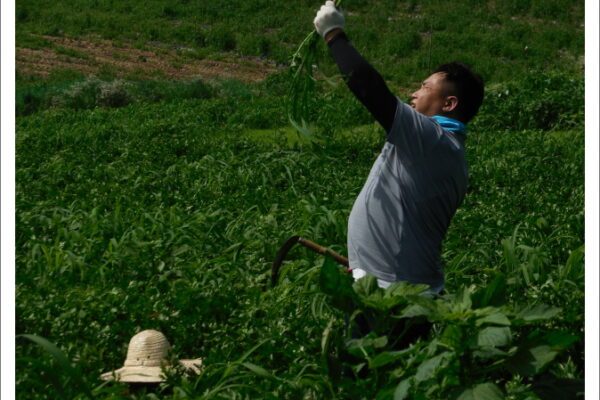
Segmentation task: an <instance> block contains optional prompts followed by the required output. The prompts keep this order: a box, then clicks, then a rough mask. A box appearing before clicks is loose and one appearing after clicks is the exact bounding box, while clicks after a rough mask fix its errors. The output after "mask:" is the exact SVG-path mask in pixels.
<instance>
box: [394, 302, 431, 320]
mask: <svg viewBox="0 0 600 400" xmlns="http://www.w3.org/2000/svg"><path fill="white" fill-rule="evenodd" d="M432 313H433V312H432V310H431V309H429V308H426V307H423V306H420V305H418V304H411V305H409V306H406V307H405V308H404V310H403V311H402V314H400V317H402V318H412V317H421V316H423V317H428V316H430V315H432Z"/></svg>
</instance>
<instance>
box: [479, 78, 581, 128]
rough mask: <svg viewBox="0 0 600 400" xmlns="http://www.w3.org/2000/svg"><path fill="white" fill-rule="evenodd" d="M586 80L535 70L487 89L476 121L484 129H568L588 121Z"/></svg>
mask: <svg viewBox="0 0 600 400" xmlns="http://www.w3.org/2000/svg"><path fill="white" fill-rule="evenodd" d="M584 93H585V85H584V81H583V78H576V77H572V76H568V75H564V74H560V73H552V72H550V73H549V72H541V71H534V72H529V73H527V74H526V75H525V76H523V77H522V78H521V79H519V80H517V81H512V82H508V83H506V84H502V85H497V86H495V87H492V88H488V89H487V90H486V95H485V99H484V101H483V105H482V107H481V110H480V112H479V116H478V117H477V118H476V120H475V121H474V122H475V123H476V125H477V126H480V127H481V128H482V129H512V130H522V129H544V130H547V129H568V128H572V127H577V126H582V124H583V120H584V118H583V117H584Z"/></svg>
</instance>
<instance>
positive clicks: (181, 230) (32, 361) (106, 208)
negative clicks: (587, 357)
mask: <svg viewBox="0 0 600 400" xmlns="http://www.w3.org/2000/svg"><path fill="white" fill-rule="evenodd" d="M318 6H319V3H318V2H307V1H288V2H286V3H285V7H282V6H281V5H278V4H276V3H274V2H266V1H238V2H229V3H217V2H205V1H196V2H192V1H179V2H164V1H157V0H149V1H146V2H144V3H139V2H134V1H120V2H113V1H109V0H107V1H100V0H98V1H92V2H88V1H86V2H84V1H56V2H50V1H48V2H46V1H36V2H34V1H25V0H21V1H19V2H18V3H17V27H16V34H17V93H16V98H17V109H16V112H17V115H18V118H17V122H16V124H17V126H16V132H17V137H16V147H17V148H16V151H17V152H16V163H17V171H16V192H17V194H16V207H17V215H16V225H17V226H16V241H17V260H16V263H17V270H16V279H17V289H16V290H17V294H16V313H17V316H16V318H17V321H16V323H17V326H16V328H17V334H35V335H38V336H40V337H44V338H46V339H48V340H49V341H50V342H52V343H54V344H56V345H57V346H58V348H59V349H60V351H61V352H62V353H63V354H64V355H65V356H66V357H67V359H68V360H69V361H68V362H67V363H66V364H64V363H63V364H61V363H60V359H59V358H58V357H57V355H56V354H53V353H52V352H49V351H46V350H44V349H42V348H41V347H40V346H37V345H36V344H34V343H32V342H31V341H29V340H27V339H26V338H24V337H19V338H18V339H17V349H16V351H17V382H16V384H17V388H16V390H17V393H18V398H23V399H46V398H47V399H51V398H75V397H77V396H79V397H80V398H86V397H96V398H147V399H150V398H232V399H242V398H249V399H255V398H273V399H283V398H288V399H299V398H306V399H313V398H328V399H329V398H334V397H335V398H341V399H345V398H375V397H376V396H379V397H380V398H393V395H394V391H396V393H398V392H399V391H400V390H399V389H398V387H399V383H400V382H401V381H402V380H403V379H405V378H406V376H405V375H403V374H405V372H404V371H409V370H410V369H411V368H413V367H414V366H413V367H410V366H407V365H404V364H402V362H403V361H402V360H395V361H394V363H390V364H388V365H386V366H385V368H382V369H377V368H375V367H373V363H372V362H371V361H369V360H366V361H365V360H362V362H363V363H367V364H369V363H370V362H371V364H369V365H370V366H371V367H372V369H373V371H376V373H372V374H370V375H369V376H367V377H366V378H364V379H360V380H356V381H355V380H351V379H348V378H345V377H343V376H339V374H336V372H335V370H334V369H335V368H333V366H332V364H331V360H330V359H328V358H327V356H328V355H331V354H330V353H327V352H326V351H325V350H324V348H323V346H324V344H323V343H324V341H322V338H323V333H324V332H326V333H327V332H331V333H330V335H331V336H326V337H332V338H335V339H336V340H338V342H336V341H335V340H333V343H334V344H332V348H333V349H334V350H335V351H338V350H339V351H340V352H342V351H343V350H344V349H346V347H348V346H347V345H346V344H344V343H343V332H344V325H345V324H344V319H345V316H344V313H343V312H341V311H340V310H339V309H337V308H336V304H337V303H336V301H335V296H334V295H332V294H331V293H329V292H327V290H324V285H323V273H322V270H323V267H322V264H323V258H321V257H319V256H316V255H314V254H311V253H309V252H308V251H306V250H302V249H295V250H293V251H292V252H291V253H290V254H289V256H288V259H289V260H290V261H289V262H288V263H286V264H285V265H284V268H283V270H282V277H281V282H280V284H279V285H278V286H277V287H275V288H273V289H271V288H269V287H268V281H269V273H270V263H271V262H272V260H273V258H274V255H275V253H276V251H277V249H278V248H279V246H280V245H281V244H282V243H283V241H284V240H285V239H286V238H287V237H289V236H291V235H294V234H299V235H304V236H306V237H308V238H311V239H313V240H315V241H317V242H319V243H321V244H323V245H327V246H331V248H332V249H334V250H336V251H338V252H340V253H342V254H345V253H346V250H345V240H346V239H345V238H346V221H347V217H348V214H349V212H350V209H351V206H352V203H353V201H354V198H355V197H356V195H357V194H358V192H359V190H360V188H361V186H362V183H363V182H364V179H365V178H366V176H367V174H368V171H369V169H370V167H371V165H372V163H373V161H374V159H375V157H376V155H377V154H378V152H379V150H380V148H381V146H382V144H383V132H382V130H381V128H380V127H379V126H377V125H375V124H373V121H372V119H371V117H370V116H369V115H368V113H367V112H366V111H365V110H363V109H362V107H361V106H360V104H358V103H357V102H356V101H355V100H354V99H353V98H352V96H351V95H350V94H349V93H348V92H347V89H346V88H345V86H344V85H343V82H341V81H340V79H339V78H336V77H335V74H336V69H335V66H334V65H333V64H332V62H331V60H330V59H329V58H328V57H327V53H326V50H325V49H324V46H322V47H321V48H320V50H319V51H321V52H322V56H323V61H322V62H321V63H320V65H319V74H318V75H317V76H318V77H319V78H320V80H319V81H318V83H317V94H316V95H315V97H314V98H313V99H312V102H311V108H312V110H314V112H313V115H315V121H314V123H315V129H316V131H317V134H318V136H319V137H320V138H321V139H322V142H321V143H320V144H318V145H310V144H309V143H306V142H304V141H302V140H301V139H300V138H299V137H298V135H296V133H295V132H294V130H293V129H291V128H290V127H289V123H288V117H287V110H286V101H284V100H286V99H287V96H288V87H289V73H288V70H287V67H288V62H289V57H290V56H291V54H292V53H293V52H294V50H295V49H296V47H297V45H298V44H299V43H300V42H301V41H302V39H303V38H304V36H305V35H306V34H307V33H308V32H309V31H310V29H311V21H312V18H313V16H314V12H315V9H317V8H318ZM345 8H346V12H347V15H348V18H347V24H348V34H349V35H350V37H351V38H352V40H353V42H354V43H355V45H356V47H357V48H358V49H359V50H360V51H361V52H363V53H364V54H365V56H366V57H367V58H368V59H369V60H370V61H371V62H372V63H373V65H374V66H375V67H376V68H377V69H378V70H380V71H381V72H382V74H383V75H384V77H385V78H386V80H387V81H388V82H389V84H390V86H391V87H392V88H393V90H394V91H396V92H397V93H398V95H399V96H401V97H403V98H405V97H406V96H407V95H408V94H409V93H410V92H411V91H412V90H414V89H415V82H418V81H420V80H421V79H422V78H423V77H424V76H426V75H427V73H428V71H429V70H430V69H432V68H435V66H437V64H439V63H441V62H445V61H450V60H454V59H460V60H463V61H466V62H468V63H470V64H471V65H472V66H473V68H474V69H475V70H477V71H479V72H480V73H481V74H482V75H483V76H484V78H485V79H486V82H487V92H486V98H485V102H484V106H483V107H482V110H481V112H480V115H479V116H478V117H476V119H475V120H474V121H473V123H472V124H471V125H470V130H469V139H468V141H467V146H468V161H469V166H470V175H471V178H470V186H469V193H468V195H467V197H466V199H465V202H464V204H463V206H462V207H461V209H460V210H459V211H458V213H457V215H456V216H455V218H454V220H453V223H452V225H451V228H450V231H449V233H448V236H447V239H446V241H445V243H444V248H443V260H444V262H445V265H446V276H447V291H448V292H449V295H448V296H449V297H448V299H447V300H444V301H446V302H452V301H454V300H452V299H455V298H457V297H459V294H460V293H465V290H473V291H477V290H485V289H486V288H489V287H495V286H494V285H493V284H492V282H500V280H499V279H503V281H502V282H504V285H505V289H504V291H503V293H502V294H503V295H502V296H501V297H502V298H501V300H498V301H497V302H496V303H494V302H492V301H491V300H490V303H489V304H488V306H492V305H493V306H494V307H498V309H499V310H500V309H501V310H503V311H502V312H503V313H505V314H506V315H507V316H508V317H510V319H511V323H512V325H511V329H513V331H512V335H513V336H512V342H511V343H504V342H502V341H501V342H502V343H500V342H497V343H496V345H494V346H492V347H494V352H493V354H492V353H489V354H488V355H487V356H486V357H489V359H491V360H496V361H498V363H500V364H502V363H503V362H504V361H507V360H508V361H507V364H506V365H508V367H507V369H502V368H500V369H498V370H494V369H489V371H488V369H486V368H487V367H489V365H488V364H486V362H487V361H486V360H488V359H486V358H484V357H482V356H481V354H479V355H474V356H473V357H474V358H473V360H476V361H474V363H475V364H470V365H469V366H468V368H466V367H465V365H464V364H462V362H463V361H464V357H463V358H460V357H459V358H457V359H451V360H450V359H449V360H447V361H443V360H444V359H443V357H442V358H435V357H433V354H438V353H435V352H436V351H437V352H439V351H441V350H435V349H434V348H433V347H432V346H433V345H432V343H434V344H435V343H437V342H436V340H437V341H439V342H441V343H445V344H446V345H448V342H447V339H448V332H449V331H450V330H451V329H458V328H456V327H460V329H463V328H464V329H467V327H470V325H468V321H467V320H466V319H464V320H460V319H457V320H452V321H450V320H449V319H448V320H444V321H436V329H435V330H434V333H433V335H432V337H430V338H428V340H427V341H423V344H422V345H423V346H428V347H427V348H428V349H429V350H428V351H430V352H431V355H432V358H431V359H433V360H437V361H435V362H438V363H439V364H436V365H437V366H435V367H432V366H431V365H432V362H431V361H427V360H425V361H422V363H421V364H420V365H421V366H422V365H425V367H419V368H420V369H419V371H421V372H418V373H416V374H415V375H414V376H415V377H417V376H418V377H419V379H420V380H418V379H417V380H414V379H413V380H411V381H410V382H412V383H411V385H413V386H411V389H410V390H412V391H413V392H411V393H410V395H407V396H408V397H407V398H430V399H435V398H440V399H447V398H453V397H459V395H461V394H462V395H464V393H465V390H484V389H486V390H487V389H488V388H489V387H487V386H486V387H484V386H480V387H477V386H476V385H480V384H487V383H490V384H494V385H495V387H496V388H499V390H500V393H501V395H498V394H497V393H496V392H493V391H492V392H493V393H495V394H496V395H497V396H501V397H490V398H510V399H536V398H542V399H544V398H556V397H548V396H556V394H557V393H559V394H560V395H561V396H563V397H562V398H575V397H574V395H573V396H572V397H567V396H571V394H569V393H574V392H577V390H580V389H581V380H582V379H583V377H584V371H583V363H584V353H583V321H584V315H583V296H584V287H583V241H584V240H583V234H584V214H583V198H584V196H583V193H584V187H583V168H584V167H583V151H584V139H583V94H584V87H583V86H584V85H583V62H582V60H583V29H584V27H583V11H584V10H583V2H582V1H562V0H555V1H536V0H530V1H508V0H507V1H487V2H477V1H467V0H464V1H455V2H451V3H450V2H443V1H386V2H382V1H363V0H360V1H359V0H355V1H352V0H349V1H347V2H345ZM323 76H329V77H331V76H334V78H333V79H332V82H333V85H330V84H329V83H327V82H326V81H325V79H323ZM325 286H326V285H325ZM468 288H471V289H468ZM481 293H482V292H481ZM490 293H491V292H490ZM498 293H500V291H498ZM453 296H455V297H453ZM477 296H478V295H473V296H472V298H473V299H474V300H473V301H474V303H473V304H474V305H473V309H476V308H477V306H476V304H477V301H476V299H477ZM480 303H481V302H480ZM536 304H546V305H548V307H559V308H560V309H561V311H560V313H557V314H556V315H555V314H554V313H552V312H548V313H547V315H545V316H544V318H541V317H540V318H539V321H538V320H536V321H535V324H534V325H532V326H530V325H527V324H525V323H523V321H522V320H519V319H518V317H515V316H513V314H511V313H512V312H513V311H511V310H519V309H520V308H522V307H526V306H533V305H536ZM480 305H481V304H480ZM482 308H483V306H482ZM548 310H550V309H548ZM515 313H516V314H514V315H518V314H519V313H518V312H515ZM551 314H552V315H551ZM521 315H522V314H521ZM432 318H433V317H432ZM465 318H466V317H465ZM519 321H520V322H519ZM519 324H521V325H519ZM150 328H152V329H158V330H161V331H162V332H164V333H165V334H166V336H167V337H168V338H169V340H170V341H171V343H172V344H173V345H174V353H175V354H176V355H177V356H179V357H180V358H191V357H193V356H201V357H203V358H204V360H205V364H206V369H205V370H204V372H203V374H202V376H201V377H200V378H195V377H182V376H179V375H173V376H170V377H169V380H168V382H167V383H166V384H164V385H162V386H161V387H159V388H158V389H156V390H155V391H154V394H153V393H146V391H145V390H141V391H139V392H134V391H131V390H129V389H128V388H127V387H126V386H124V385H117V384H111V385H101V382H100V381H99V380H98V376H99V374H100V373H101V372H105V371H107V370H110V369H115V368H118V367H120V366H121V365H122V363H123V360H124V357H125V354H126V347H127V342H128V340H129V339H130V338H131V336H133V335H134V334H135V333H136V332H137V331H139V330H141V329H150ZM469 329H471V328H469ZM464 332H467V330H465V331H464ZM477 332H479V331H477ZM479 333H481V332H479ZM536 335H537V336H543V335H545V336H544V337H545V338H552V340H555V342H553V343H554V347H552V346H549V345H548V343H550V342H545V344H544V345H548V349H545V350H544V351H545V353H544V354H551V356H548V357H547V359H545V360H541V359H537V358H536V359H535V360H534V362H531V363H530V364H528V365H530V366H531V365H534V367H531V368H533V372H528V371H524V370H519V371H521V373H516V372H514V371H515V369H514V368H513V369H511V368H510V365H511V364H510V363H511V362H512V364H513V365H514V364H515V357H516V356H515V355H514V354H511V353H510V351H511V350H510V348H512V347H514V348H515V349H517V350H515V351H517V353H518V354H521V353H519V351H521V349H524V348H525V347H524V346H526V343H527V341H528V340H529V341H535V340H536V339H535V338H536V337H537V336H536ZM557 338H559V339H560V340H559V339H557ZM548 340H550V339H548ZM550 341H551V340H550ZM442 347H443V346H442ZM551 347H552V349H551ZM416 348H418V347H415V349H416ZM327 349H328V350H327V351H334V350H330V349H329V348H327ZM336 349H337V350H336ZM384 350H385V351H387V350H389V349H386V348H382V349H379V350H373V349H371V350H369V351H373V352H374V353H373V354H371V353H370V357H371V359H372V358H374V357H375V355H378V354H384ZM455 350H456V349H455ZM487 350H488V351H490V350H489V348H488V349H487ZM496 350H497V351H496ZM415 351H416V350H415ZM461 351H464V352H465V354H467V353H468V354H471V353H469V352H471V351H473V352H474V353H473V354H475V352H476V351H481V349H476V350H473V349H470V350H469V349H466V348H465V349H462V350H461ZM455 352H456V354H458V351H455ZM503 352H505V354H504V355H501V354H500V353H503ZM385 354H387V355H389V353H385ZM411 354H412V353H411ZM453 354H454V353H453ZM461 354H462V353H461ZM527 354H529V353H527ZM531 354H534V353H531ZM415 357H416V356H415ZM448 357H450V356H448ZM477 357H479V358H477ZM494 357H496V358H494ZM405 358H406V357H405ZM415 360H417V358H415ZM419 362H421V361H415V365H419V364H418V363H419ZM348 363H349V364H348V365H350V366H351V367H353V368H357V365H358V364H359V363H358V362H357V361H355V362H354V364H352V362H350V361H349V362H348ZM427 363H429V364H427ZM477 363H479V364H477ZM427 365H429V367H428V368H429V369H428V370H427V374H429V375H427V379H425V378H423V376H424V374H425V372H424V370H425V369H426V367H427ZM502 365H504V364H502ZM483 366H485V367H486V368H483ZM392 367H393V368H392ZM386 368H387V369H386ZM465 368H466V369H465ZM400 370H401V371H400ZM465 370H466V371H467V373H468V375H469V376H470V377H467V378H465V379H466V380H465V381H461V382H454V381H452V380H451V379H450V380H448V376H451V375H453V374H454V373H458V371H462V372H464V371H465ZM481 370H484V372H481ZM444 377H446V379H444ZM421 378H423V379H421ZM415 379H416V378H415ZM557 379H558V381H557ZM465 382H468V384H467V383H465ZM544 385H545V386H544ZM553 385H554V386H553ZM544 387H545V388H546V391H545V392H544V390H543V388H544ZM570 387H573V388H574V389H573V390H571V391H569V388H570ZM469 388H471V389H469ZM476 388H478V389H476ZM540 388H542V389H540ZM548 388H551V389H548ZM459 389H460V390H459ZM390 390H391V391H390ZM427 390H429V392H427ZM457 390H459V391H458V392H457ZM494 390H495V389H494ZM560 390H563V391H564V392H560ZM548 392H550V393H551V394H550V395H548ZM468 394H469V393H467V395H468ZM470 394H471V395H473V393H472V392H470ZM419 396H425V397H419ZM490 396H491V395H490ZM398 398H402V397H400V395H398ZM475 398H477V397H475Z"/></svg>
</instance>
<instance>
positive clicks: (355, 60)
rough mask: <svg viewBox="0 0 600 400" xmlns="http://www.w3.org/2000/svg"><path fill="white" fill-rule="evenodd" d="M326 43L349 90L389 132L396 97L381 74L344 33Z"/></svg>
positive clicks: (394, 111)
mask: <svg viewBox="0 0 600 400" xmlns="http://www.w3.org/2000/svg"><path fill="white" fill-rule="evenodd" d="M328 45H329V48H330V50H331V54H332V55H333V58H334V60H335V62H336V63H337V65H338V67H339V69H340V72H341V73H342V75H343V76H344V78H345V81H346V84H347V85H348V87H349V88H350V90H351V91H352V93H354V95H355V96H356V97H357V98H358V100H360V102H361V103H362V104H363V105H364V106H365V107H366V108H367V110H369V112H370V113H371V114H372V115H373V117H375V119H376V120H377V122H379V123H380V124H381V126H383V128H384V129H385V131H386V132H388V133H389V131H390V130H391V129H392V124H393V122H394V116H395V114H396V106H397V101H398V100H397V99H396V96H394V95H393V94H392V92H390V90H389V89H388V87H387V85H386V84H385V81H384V80H383V77H382V76H381V75H380V74H379V73H378V72H377V71H376V70H375V68H373V67H372V66H371V65H370V64H369V63H368V62H367V61H366V60H365V59H364V58H363V57H362V56H361V55H360V54H359V53H358V51H357V50H356V49H355V48H354V47H353V46H352V45H351V44H350V42H349V41H348V37H347V36H346V34H345V33H343V32H342V33H340V34H338V35H337V36H336V37H334V38H333V39H332V40H330V41H329V42H328Z"/></svg>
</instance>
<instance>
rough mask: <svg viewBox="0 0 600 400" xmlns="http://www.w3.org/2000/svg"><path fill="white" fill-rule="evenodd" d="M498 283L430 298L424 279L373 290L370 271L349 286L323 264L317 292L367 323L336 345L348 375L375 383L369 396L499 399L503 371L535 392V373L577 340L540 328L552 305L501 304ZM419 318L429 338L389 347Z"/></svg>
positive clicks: (500, 279) (501, 290)
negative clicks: (429, 326)
mask: <svg viewBox="0 0 600 400" xmlns="http://www.w3.org/2000/svg"><path fill="white" fill-rule="evenodd" d="M506 284H507V283H506V278H505V277H504V276H503V275H498V276H497V277H496V279H495V280H494V281H493V282H492V283H491V284H490V285H489V286H486V287H483V288H480V289H474V288H470V287H464V288H462V289H461V290H460V291H459V292H457V293H455V294H446V295H442V296H437V297H431V296H429V295H426V294H423V293H424V290H426V288H427V286H424V285H409V284H407V283H395V284H392V285H391V286H390V287H389V288H387V289H381V288H379V287H378V285H377V281H376V279H375V277H373V276H367V277H365V278H361V279H359V280H358V281H356V282H355V283H353V284H352V283H351V278H349V277H348V276H347V275H346V274H345V273H344V272H341V271H340V270H338V268H337V267H336V266H335V265H332V264H331V263H330V262H326V263H325V264H324V266H323V268H322V271H321V288H322V290H324V291H325V293H327V294H328V295H329V297H330V299H331V302H332V305H333V306H335V307H337V308H339V309H340V310H342V311H344V312H346V313H348V314H351V317H350V320H349V322H350V324H352V323H354V322H355V321H356V318H357V317H358V316H359V315H361V314H362V315H363V316H365V317H366V318H367V320H369V321H371V324H370V325H371V329H372V330H371V332H370V333H368V334H367V335H366V336H364V337H362V338H354V339H348V340H346V342H345V345H344V346H343V348H342V349H338V350H337V351H338V352H339V355H340V357H339V358H340V359H344V358H345V359H346V363H348V364H349V365H350V366H351V367H352V369H353V371H354V372H355V373H357V374H358V375H360V374H361V373H362V374H363V376H364V374H365V372H366V373H369V374H371V375H372V377H369V379H370V380H371V381H374V382H373V383H374V387H377V388H381V389H379V391H378V393H377V398H388V397H389V398H391V397H392V396H393V397H394V399H407V398H424V399H425V398H428V399H446V398H458V399H469V398H489V399H503V398H504V396H505V393H506V387H505V385H506V384H507V383H508V379H507V377H510V376H515V375H518V376H521V377H523V379H524V382H525V381H527V379H530V380H531V381H530V383H531V382H533V389H532V390H533V391H534V392H535V391H536V389H537V388H536V386H535V378H536V377H538V376H540V375H541V373H542V372H544V371H545V370H546V369H547V368H548V366H549V365H550V364H551V363H552V361H554V360H555V358H556V357H557V356H558V355H559V354H560V353H561V352H563V351H565V350H566V349H567V348H569V347H570V346H571V345H572V344H573V343H575V341H577V339H578V338H577V336H575V335H573V334H570V333H568V332H565V331H556V330H553V329H549V328H548V327H547V324H546V322H547V321H549V320H551V319H552V318H554V317H555V316H556V315H557V314H558V313H560V311H561V310H560V309H559V308H556V307H552V306H547V305H544V304H534V305H525V306H523V305H521V306H512V307H511V306H509V305H508V304H506V303H505V299H504V298H503V297H504V292H505V289H506ZM492 304H496V305H492ZM420 318H426V319H427V321H429V322H431V323H433V324H434V329H433V333H432V334H431V336H430V337H421V338H420V339H416V341H414V342H412V343H407V344H406V347H405V348H402V349H396V348H395V342H397V341H400V340H402V339H403V337H402V335H403V334H405V333H406V332H407V331H408V329H409V328H410V324H414V323H416V322H418V321H419V319H420ZM407 321H408V322H407ZM400 322H403V323H404V325H406V328H405V329H404V330H402V331H398V330H396V329H394V328H395V327H396V326H398V324H399V323H400ZM328 329H329V328H328ZM344 353H345V354H347V355H346V356H345V357H344V355H343V354H344ZM337 370H340V369H339V368H338V369H337ZM545 378H546V379H550V378H549V377H548V376H546V377H545ZM556 382H558V381H556V380H555V383H556ZM582 386H583V385H582V383H581V384H580V386H579V387H577V390H579V391H582ZM573 394H574V393H573Z"/></svg>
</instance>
